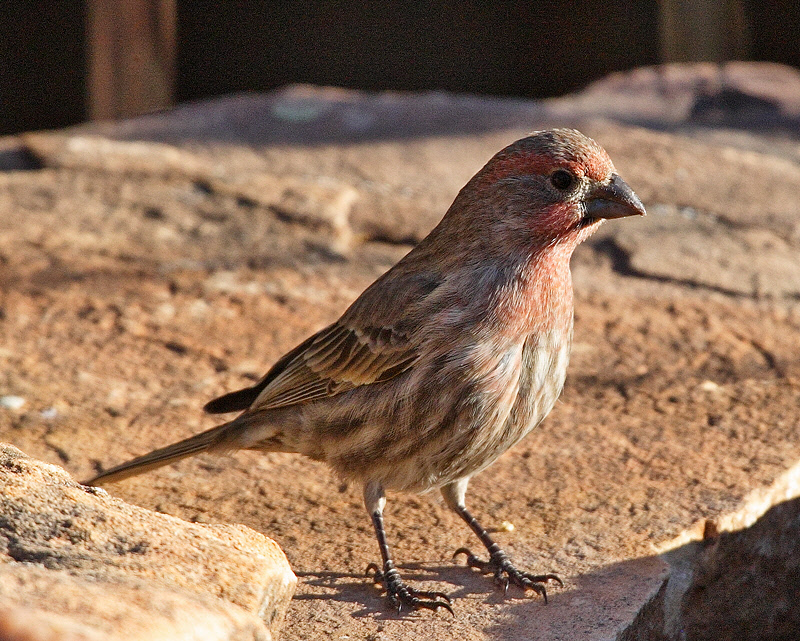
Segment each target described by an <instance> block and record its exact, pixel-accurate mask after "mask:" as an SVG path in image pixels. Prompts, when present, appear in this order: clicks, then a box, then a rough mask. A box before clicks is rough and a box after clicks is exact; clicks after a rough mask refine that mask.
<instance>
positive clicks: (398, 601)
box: [364, 482, 453, 614]
mask: <svg viewBox="0 0 800 641" xmlns="http://www.w3.org/2000/svg"><path fill="white" fill-rule="evenodd" d="M364 503H365V505H366V506H367V510H368V511H369V513H370V516H371V517H372V525H373V526H374V527H375V536H376V537H377V538H378V545H379V546H380V549H381V557H382V558H383V568H382V569H381V568H378V566H377V565H376V564H374V563H370V564H369V566H367V574H369V573H370V571H374V572H375V582H376V583H382V584H383V586H384V587H385V588H386V596H387V598H388V599H389V603H391V604H392V606H393V607H395V608H397V611H398V612H400V610H402V609H403V606H406V607H407V608H409V609H410V610H415V609H425V610H433V611H434V612H435V611H436V610H438V609H439V608H444V609H445V610H447V611H448V612H450V614H453V609H452V608H451V607H450V598H449V597H448V596H447V595H446V594H444V593H443V592H422V591H419V590H415V589H414V588H412V587H409V586H408V585H406V584H405V583H404V582H403V580H402V579H401V578H400V573H399V572H398V571H397V568H395V567H394V562H393V561H392V557H391V555H390V554H389V544H388V543H387V542H386V530H385V529H384V527H383V507H384V505H386V496H385V495H384V493H383V487H382V486H381V485H380V483H377V482H370V483H367V485H366V486H365V487H364ZM439 599H442V600H441V601H440V600H439Z"/></svg>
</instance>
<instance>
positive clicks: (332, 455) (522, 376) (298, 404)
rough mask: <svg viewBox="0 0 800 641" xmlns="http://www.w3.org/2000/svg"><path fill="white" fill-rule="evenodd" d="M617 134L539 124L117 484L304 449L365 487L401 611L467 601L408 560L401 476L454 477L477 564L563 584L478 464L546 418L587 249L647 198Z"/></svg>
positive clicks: (519, 581) (522, 583)
mask: <svg viewBox="0 0 800 641" xmlns="http://www.w3.org/2000/svg"><path fill="white" fill-rule="evenodd" d="M645 213H646V212H645V208H644V205H643V204H642V202H641V200H639V198H638V197H637V196H636V194H635V193H634V192H633V190H632V189H631V188H630V187H629V186H628V185H627V183H626V182H625V181H624V180H623V179H622V178H621V177H620V176H619V174H618V173H617V171H616V169H615V167H614V165H613V163H612V162H611V159H610V158H609V156H608V154H607V153H606V151H605V150H604V149H603V148H602V147H601V146H600V145H599V144H598V143H597V142H595V141H594V140H592V139H591V138H589V137H587V136H585V135H584V134H582V133H580V132H578V131H577V130H574V129H563V128H561V129H549V130H542V131H535V132H533V133H531V134H529V135H527V136H525V137H524V138H521V139H519V140H517V141H515V142H513V143H512V144H510V145H508V146H507V147H505V148H504V149H502V150H500V151H499V152H498V153H496V154H495V155H494V156H493V157H492V158H491V159H490V160H489V161H488V162H487V163H486V165H485V166H484V167H483V168H482V169H481V170H480V171H478V173H477V174H475V176H473V177H472V178H471V179H470V180H469V181H468V182H467V184H466V185H465V186H464V187H463V188H462V189H461V190H460V192H459V193H458V195H457V196H456V198H455V200H454V201H453V203H452V205H451V206H450V208H449V209H448V210H447V212H446V213H445V215H444V217H443V218H442V219H441V221H440V222H439V223H438V224H437V225H436V227H434V229H433V230H432V231H431V232H430V233H429V234H428V235H427V236H426V237H425V238H424V239H422V240H421V241H420V242H419V243H418V244H417V245H416V246H415V247H414V248H413V249H412V250H411V251H410V252H409V253H408V254H406V255H405V256H404V257H403V258H402V259H400V261H399V262H398V263H397V264H395V265H394V266H393V267H392V268H391V269H389V270H388V271H387V272H386V273H384V274H383V275H382V276H380V277H379V278H378V279H377V280H376V281H375V282H374V283H373V284H372V285H370V286H369V287H367V289H365V290H364V292H363V293H362V294H361V295H360V296H359V297H358V298H357V299H356V300H355V302H353V303H352V304H351V305H350V307H349V308H348V309H347V310H346V311H345V312H344V313H343V314H342V316H341V317H340V318H339V319H338V320H337V321H335V322H333V323H332V324H330V325H328V326H327V327H325V328H323V329H321V330H320V331H318V332H317V333H315V334H313V335H312V336H310V337H309V338H307V339H306V340H305V341H303V342H302V343H300V344H299V345H297V346H296V347H295V348H294V349H292V350H291V351H289V352H288V353H287V354H286V355H285V356H283V357H282V358H280V359H279V360H278V361H277V362H276V363H275V364H274V365H273V366H272V368H271V369H269V371H268V372H267V373H266V374H265V375H264V377H263V378H261V379H260V380H259V381H258V382H257V383H255V384H254V385H252V386H250V387H247V388H244V389H241V390H239V391H234V392H231V393H228V394H225V395H223V396H221V397H219V398H216V399H214V400H212V401H210V402H208V403H207V404H206V405H205V406H204V410H205V411H206V412H208V413H211V414H223V413H229V412H239V414H238V415H237V416H236V417H235V418H233V419H232V420H230V421H227V422H225V423H222V424H221V425H218V426H217V427H214V428H212V429H210V430H207V431H205V432H202V433H200V434H197V435H195V436H192V437H190V438H187V439H185V440H182V441H180V442H177V443H174V444H172V445H168V446H166V447H163V448H161V449H157V450H155V451H153V452H150V453H149V454H145V455H143V456H140V457H138V458H134V459H133V460H131V461H128V462H126V463H122V464H120V465H117V466H114V467H111V468H110V469H108V470H106V471H104V472H101V473H99V474H97V475H96V476H95V477H94V478H92V479H90V480H88V481H86V482H85V484H86V485H100V484H106V483H110V482H115V481H119V480H121V479H124V478H127V477H129V476H133V475H136V474H140V473H142V472H145V471H148V470H152V469H155V468H157V467H160V466H162V465H166V464H168V463H172V462H174V461H177V460H179V459H183V458H185V457H188V456H191V455H194V454H198V453H200V452H218V453H223V452H228V451H232V450H237V449H249V450H258V451H263V452H294V453H300V454H303V455H305V456H308V457H310V458H311V459H314V460H317V461H324V462H325V463H327V464H328V465H329V466H330V467H331V468H332V469H333V470H334V472H335V473H336V474H337V475H338V476H339V477H341V479H342V480H343V481H345V482H358V483H360V484H361V486H362V487H363V496H364V504H365V507H366V510H367V513H368V515H369V517H370V519H371V520H372V525H373V527H374V530H375V535H376V537H377V540H378V546H379V549H380V554H381V559H382V563H381V564H380V566H378V565H377V564H374V563H373V564H370V565H369V566H368V573H369V572H374V575H373V580H374V581H375V583H376V584H380V585H382V586H383V589H384V590H385V592H386V597H387V599H388V601H389V603H390V605H391V606H392V607H394V608H396V609H397V610H398V611H400V610H401V609H402V608H406V609H407V610H409V611H411V610H416V609H427V610H433V611H434V612H435V611H437V610H439V609H440V608H441V609H444V610H447V611H449V612H450V613H451V614H452V612H453V610H452V607H451V599H450V598H449V596H448V595H447V594H445V593H443V592H433V591H422V590H417V589H416V588H414V587H413V586H411V585H409V584H408V583H406V582H405V581H404V580H403V578H402V577H401V575H400V573H399V571H398V569H397V567H396V565H395V562H394V559H393V556H392V554H391V552H390V547H389V544H388V542H387V537H386V532H385V529H384V519H383V512H384V507H385V504H386V492H387V491H391V492H410V493H425V492H428V491H431V490H436V489H438V490H439V491H440V492H441V494H442V496H443V498H444V502H445V504H446V505H447V506H448V507H449V508H450V509H452V510H453V511H454V512H455V513H456V514H457V515H458V516H459V517H461V519H463V520H464V522H465V523H466V524H467V525H468V526H469V528H470V529H471V530H472V531H473V532H474V533H475V535H476V536H477V537H478V539H479V540H480V541H481V543H482V544H483V545H484V546H485V548H486V550H487V553H488V560H482V559H481V558H479V557H478V556H477V555H474V554H472V552H471V551H470V550H469V549H467V548H460V549H459V550H457V551H456V553H455V555H454V557H455V556H458V555H460V554H464V555H465V556H466V563H467V565H468V566H469V567H471V568H475V569H477V570H479V571H480V572H482V573H484V574H492V575H494V581H495V582H496V583H497V584H498V585H500V586H501V587H502V588H503V589H504V590H507V589H508V587H509V585H510V584H513V585H515V586H518V587H520V588H522V590H523V591H525V590H527V589H531V590H533V591H534V592H536V593H538V594H539V595H541V596H542V597H543V599H544V601H545V602H546V601H547V590H546V586H547V585H548V584H550V583H552V584H560V585H563V583H562V582H561V580H560V579H559V577H558V576H557V575H556V574H550V573H547V574H532V573H530V572H527V571H524V570H520V569H518V568H517V567H516V566H515V565H513V563H512V562H511V560H510V558H509V557H508V555H507V554H506V553H505V552H504V551H503V549H502V548H501V547H500V546H499V545H498V544H497V543H496V542H495V541H494V540H493V539H492V537H491V536H490V535H489V533H488V532H487V530H486V529H485V528H484V527H483V526H481V525H480V523H479V522H478V521H477V520H476V519H475V517H474V516H473V515H472V513H471V512H470V511H469V510H468V509H467V507H466V500H465V499H466V491H467V485H468V483H469V481H470V479H471V478H472V477H473V476H474V475H475V474H477V473H478V472H480V471H482V470H484V469H485V468H486V467H487V466H489V465H490V464H491V463H493V462H494V461H495V460H496V459H497V458H498V457H499V456H500V455H501V454H502V453H503V452H505V451H506V450H508V449H509V448H510V447H512V446H513V445H515V444H516V443H517V442H519V441H520V439H522V438H523V437H524V436H525V435H527V434H528V433H529V432H530V431H531V430H532V429H534V428H535V427H536V426H537V425H539V424H540V423H541V422H542V420H543V419H544V418H545V417H546V416H547V414H548V413H549V412H550V410H551V409H552V408H553V406H554V404H555V402H556V400H557V399H558V397H559V395H560V393H561V391H562V388H563V385H564V381H565V378H566V373H567V363H568V360H569V353H570V345H571V342H572V334H573V290H572V277H571V272H570V258H571V256H572V253H573V250H574V249H575V248H576V247H577V246H578V244H580V243H581V242H582V241H584V240H585V239H586V238H588V237H589V236H590V235H591V234H592V233H593V232H594V231H596V230H597V228H598V227H599V226H600V225H601V224H602V223H603V221H605V220H606V219H617V218H624V217H630V216H640V215H645Z"/></svg>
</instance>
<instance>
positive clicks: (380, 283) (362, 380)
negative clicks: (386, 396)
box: [204, 252, 442, 414]
mask: <svg viewBox="0 0 800 641" xmlns="http://www.w3.org/2000/svg"><path fill="white" fill-rule="evenodd" d="M412 254H413V252H412ZM410 256H411V254H410V255H409V256H408V257H407V258H409V257H410ZM406 260H407V259H404V260H403V261H401V262H400V263H398V265H396V266H395V267H394V268H393V269H392V270H390V271H389V272H387V273H386V274H384V275H383V276H382V277H381V278H379V279H378V280H377V281H376V282H375V283H373V284H372V285H371V286H370V287H369V288H367V290H366V291H365V292H364V293H363V294H362V295H361V296H360V297H359V298H358V300H356V301H355V302H354V303H353V305H352V306H351V307H350V309H348V310H347V312H345V314H344V315H343V316H342V318H341V319H340V320H339V321H338V322H336V323H334V324H333V325H330V326H328V327H326V328H325V329H323V330H321V331H319V332H318V333H316V334H314V335H313V336H311V337H309V338H308V339H306V340H305V341H304V342H302V343H301V344H300V345H298V346H297V347H295V348H294V349H293V350H292V351H290V352H289V353H288V354H286V355H285V356H284V357H283V358H281V359H280V360H279V361H278V362H277V363H275V365H273V367H272V368H271V369H270V370H269V372H267V374H266V375H265V376H264V378H262V379H261V380H260V381H259V382H258V383H256V384H255V385H253V386H252V387H248V388H246V389H243V390H239V391H237V392H231V393H229V394H225V395H224V396H221V397H219V398H217V399H214V400H213V401H210V402H209V403H207V404H206V406H205V408H204V409H205V410H206V411H207V412H210V413H212V414H216V413H223V412H235V411H243V410H246V409H248V408H251V407H252V408H254V409H255V408H256V407H257V408H259V409H269V408H273V407H283V406H285V405H291V404H293V403H301V402H304V401H309V400H312V399H316V398H323V397H326V396H332V395H334V394H340V393H341V392H344V391H347V390H350V389H353V388H355V387H358V386H359V385H369V384H371V383H378V382H381V381H386V380H389V379H390V378H393V377H394V376H397V375H398V374H400V373H402V372H404V371H405V370H406V369H408V368H409V367H411V366H412V365H413V364H414V362H415V361H416V360H417V357H418V352H417V349H418V347H419V343H418V339H417V340H413V339H412V338H411V337H412V336H419V335H420V333H419V332H416V331H415V329H418V327H419V324H420V323H421V322H423V321H424V319H426V318H428V317H429V314H428V313H427V312H426V310H425V309H424V302H425V301H426V300H428V297H429V296H430V294H431V293H432V292H434V291H435V290H436V289H437V288H438V287H439V285H440V284H441V282H442V278H441V277H440V276H439V275H438V274H435V273H428V272H422V271H420V270H419V269H417V268H413V269H410V270H408V269H407V270H405V271H404V270H402V269H400V268H401V267H402V265H403V263H404V262H405V261H406ZM356 328H358V329H356Z"/></svg>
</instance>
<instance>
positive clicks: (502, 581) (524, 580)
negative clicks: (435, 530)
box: [453, 548, 564, 603]
mask: <svg viewBox="0 0 800 641" xmlns="http://www.w3.org/2000/svg"><path fill="white" fill-rule="evenodd" d="M459 554H464V555H465V556H466V557H467V566H468V567H471V568H475V569H477V570H479V571H480V572H482V573H483V574H494V582H495V584H496V585H497V586H498V587H502V588H503V596H506V595H507V594H508V586H509V585H511V584H512V583H513V584H514V585H516V586H519V587H521V588H522V589H523V590H526V589H531V590H533V591H534V592H536V593H537V594H541V595H542V598H543V599H544V602H545V603H547V589H546V588H545V586H544V585H543V584H544V583H547V582H548V581H553V582H554V583H558V584H559V585H560V586H561V587H564V582H563V581H562V580H561V579H559V578H558V577H557V576H556V575H555V574H531V573H530V572H524V571H522V570H518V569H517V568H515V567H514V566H513V565H512V564H511V561H509V560H508V557H507V556H506V555H505V553H504V552H503V551H502V550H498V551H495V552H494V553H492V555H491V557H490V558H489V560H488V561H482V560H481V559H479V558H478V557H476V556H475V555H474V554H473V553H472V552H471V551H470V550H468V549H467V548H458V549H457V550H456V551H455V552H454V553H453V558H454V559H455V558H456V557H457V556H458V555H459Z"/></svg>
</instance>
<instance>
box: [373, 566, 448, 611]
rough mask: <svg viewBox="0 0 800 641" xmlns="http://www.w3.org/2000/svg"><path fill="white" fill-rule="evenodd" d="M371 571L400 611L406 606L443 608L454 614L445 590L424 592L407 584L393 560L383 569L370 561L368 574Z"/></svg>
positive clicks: (428, 608) (434, 609)
mask: <svg viewBox="0 0 800 641" xmlns="http://www.w3.org/2000/svg"><path fill="white" fill-rule="evenodd" d="M371 572H374V573H375V575H374V577H373V580H374V581H375V583H377V584H379V585H383V586H384V587H385V588H386V597H387V598H388V599H389V603H391V605H392V606H393V607H394V608H396V609H397V612H398V613H399V612H400V611H401V610H402V609H403V606H405V607H406V608H408V609H409V610H433V611H434V612H436V610H438V609H439V608H443V609H445V610H447V611H448V612H449V613H450V614H453V608H452V607H450V603H451V601H450V597H448V596H447V595H446V594H445V593H444V592H423V591H422V590H415V589H414V588H412V587H410V586H408V585H406V583H405V582H404V581H403V580H402V579H401V578H400V573H399V572H398V571H397V570H396V569H395V567H394V565H393V564H392V562H391V561H389V562H388V563H387V564H386V565H384V567H383V570H381V569H380V568H379V567H378V566H377V565H375V564H374V563H370V564H369V565H368V566H367V576H369V575H370V573H371Z"/></svg>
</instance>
